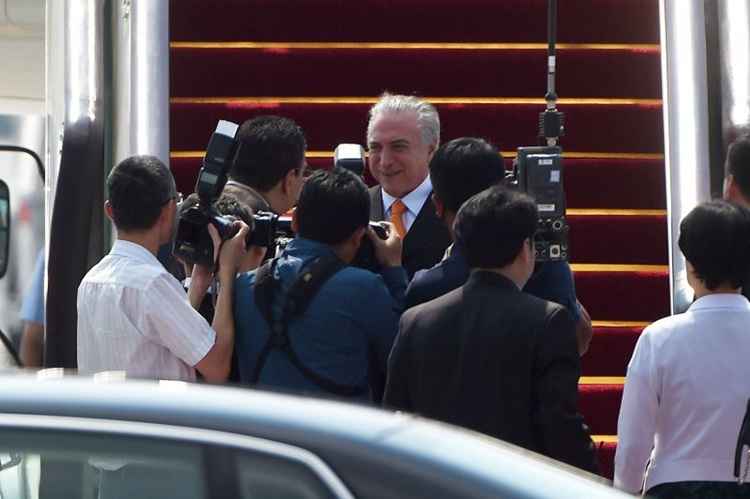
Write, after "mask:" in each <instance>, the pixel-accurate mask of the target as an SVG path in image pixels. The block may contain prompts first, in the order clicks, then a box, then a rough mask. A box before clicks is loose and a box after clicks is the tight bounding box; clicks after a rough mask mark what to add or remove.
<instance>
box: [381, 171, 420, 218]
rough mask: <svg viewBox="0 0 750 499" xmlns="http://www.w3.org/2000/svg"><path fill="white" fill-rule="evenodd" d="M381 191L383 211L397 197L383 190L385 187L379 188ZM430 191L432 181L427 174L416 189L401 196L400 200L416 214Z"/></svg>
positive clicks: (387, 208)
mask: <svg viewBox="0 0 750 499" xmlns="http://www.w3.org/2000/svg"><path fill="white" fill-rule="evenodd" d="M381 191H382V192H383V212H386V211H388V210H390V209H391V205H392V204H393V203H395V202H396V199H398V198H395V197H393V196H391V195H390V194H388V193H387V192H385V189H381ZM430 193H432V182H431V181H430V176H429V175H427V177H426V178H425V179H424V180H423V181H422V183H421V184H419V185H418V186H417V188H416V189H414V190H413V191H411V192H410V193H409V194H407V195H406V196H404V197H402V198H401V202H402V203H404V204H405V205H406V207H407V208H408V209H409V211H410V212H411V213H412V214H413V215H414V216H417V215H418V214H419V210H421V209H422V206H423V205H424V203H425V201H426V200H427V198H428V197H429V195H430Z"/></svg>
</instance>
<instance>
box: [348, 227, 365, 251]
mask: <svg viewBox="0 0 750 499" xmlns="http://www.w3.org/2000/svg"><path fill="white" fill-rule="evenodd" d="M366 231H367V227H360V228H359V229H357V230H355V231H354V233H353V234H352V235H351V236H350V238H351V239H350V240H351V242H352V244H354V245H355V246H354V247H355V248H359V247H360V245H361V244H362V238H365V237H367V234H366Z"/></svg>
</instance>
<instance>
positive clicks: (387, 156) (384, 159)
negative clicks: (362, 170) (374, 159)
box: [380, 147, 393, 168]
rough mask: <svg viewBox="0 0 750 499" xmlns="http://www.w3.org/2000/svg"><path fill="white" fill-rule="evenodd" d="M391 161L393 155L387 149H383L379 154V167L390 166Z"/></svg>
mask: <svg viewBox="0 0 750 499" xmlns="http://www.w3.org/2000/svg"><path fill="white" fill-rule="evenodd" d="M392 159H393V155H392V154H391V151H389V150H388V148H387V147H384V148H383V150H382V151H381V152H380V167H381V168H386V167H388V166H390V165H391V161H392Z"/></svg>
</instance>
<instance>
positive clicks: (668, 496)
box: [646, 482, 750, 499]
mask: <svg viewBox="0 0 750 499" xmlns="http://www.w3.org/2000/svg"><path fill="white" fill-rule="evenodd" d="M646 497H652V498H655V499H750V484H749V483H746V484H743V485H739V484H737V483H736V482H674V483H662V484H660V485H657V486H656V487H652V488H651V489H649V491H648V492H647V493H646Z"/></svg>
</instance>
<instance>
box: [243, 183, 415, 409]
mask: <svg viewBox="0 0 750 499" xmlns="http://www.w3.org/2000/svg"><path fill="white" fill-rule="evenodd" d="M369 213H370V201H369V196H368V192H367V187H366V186H365V184H364V182H363V181H362V180H361V179H360V178H359V177H357V176H356V175H354V174H353V173H351V172H349V171H346V170H343V169H341V168H335V169H334V170H332V171H330V172H325V171H317V172H315V173H314V174H313V175H312V176H311V177H310V178H309V179H308V180H307V182H306V183H305V185H304V187H303V188H302V193H301V195H300V198H299V202H298V204H297V209H296V210H295V211H294V215H293V219H292V225H293V229H294V231H295V232H296V234H297V236H296V237H295V238H294V239H292V240H291V241H290V242H289V243H288V244H287V246H286V248H285V249H284V250H283V251H282V253H281V254H280V255H279V256H278V257H276V258H274V259H272V260H269V261H267V262H266V263H265V264H264V265H262V266H261V267H260V268H259V269H258V270H256V271H254V272H250V273H247V274H243V275H241V276H240V277H239V278H238V279H237V283H236V286H235V300H234V317H235V324H236V327H237V338H236V351H237V357H238V362H239V371H240V379H241V381H242V382H243V383H247V384H251V385H260V386H266V387H271V388H280V389H286V390H293V391H297V392H307V393H315V394H319V395H333V396H339V397H343V398H350V399H357V400H375V401H379V400H380V398H381V397H382V390H383V386H384V380H385V369H386V361H387V357H388V354H389V352H390V349H391V346H392V343H393V338H394V336H395V334H396V330H397V328H398V318H399V315H400V313H401V310H402V308H403V294H404V290H405V288H406V273H405V271H404V269H403V268H402V267H401V240H400V239H399V237H398V235H397V234H396V233H395V231H393V230H391V231H390V233H389V235H388V236H387V239H385V240H383V239H380V238H379V237H378V236H377V235H376V234H375V231H373V230H372V229H371V228H369V227H368V226H369V223H368V219H369ZM364 238H369V240H370V241H371V243H372V244H373V246H374V249H375V255H376V258H377V260H378V262H379V263H380V264H381V266H382V270H381V273H380V275H378V274H375V273H373V272H370V271H368V270H364V269H362V268H357V267H353V266H351V265H349V264H350V263H351V262H352V260H353V259H354V258H355V255H356V254H357V253H358V250H359V248H360V246H361V244H362V242H363V239H364Z"/></svg>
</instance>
